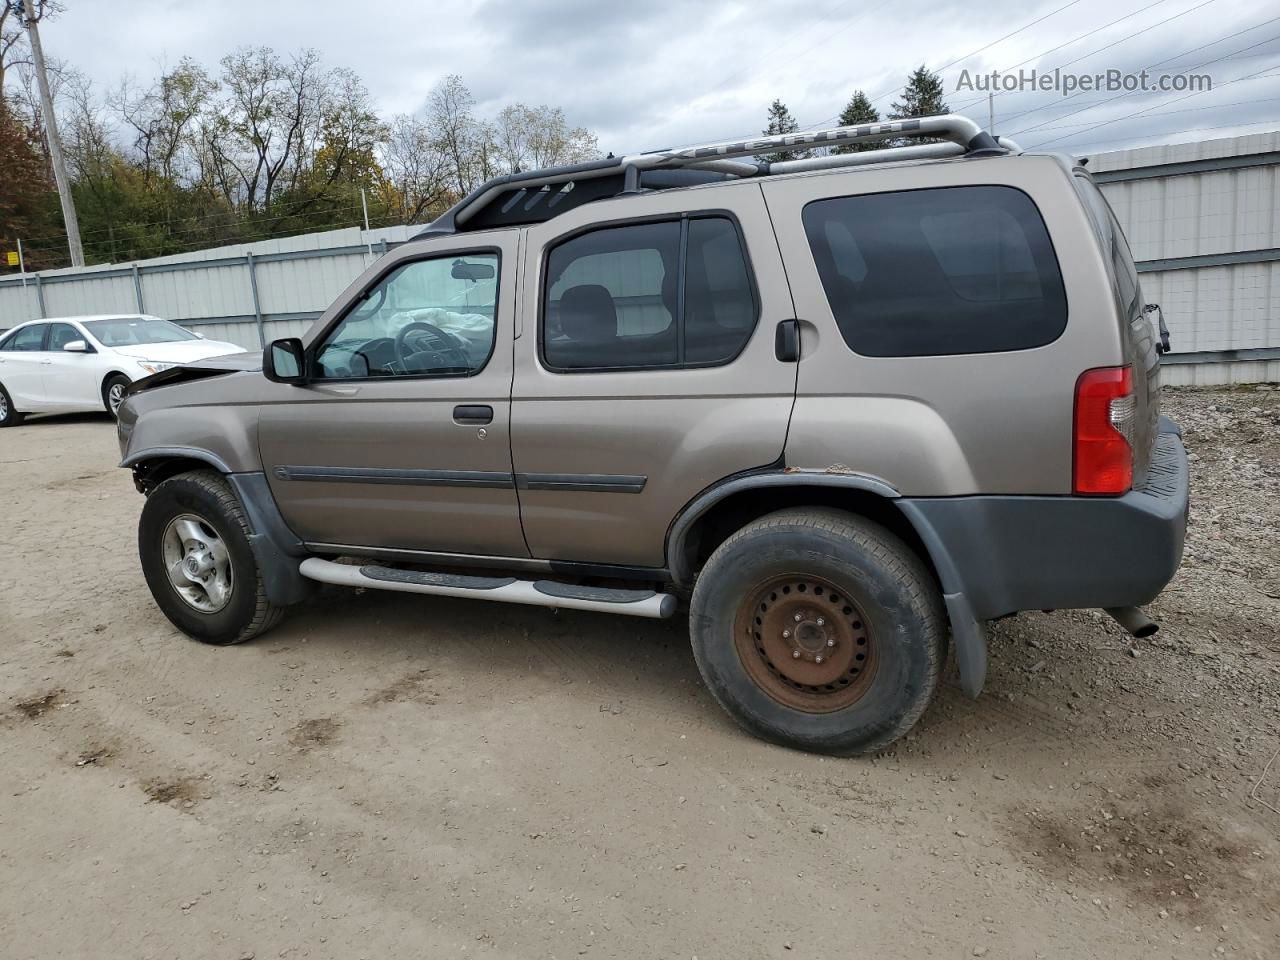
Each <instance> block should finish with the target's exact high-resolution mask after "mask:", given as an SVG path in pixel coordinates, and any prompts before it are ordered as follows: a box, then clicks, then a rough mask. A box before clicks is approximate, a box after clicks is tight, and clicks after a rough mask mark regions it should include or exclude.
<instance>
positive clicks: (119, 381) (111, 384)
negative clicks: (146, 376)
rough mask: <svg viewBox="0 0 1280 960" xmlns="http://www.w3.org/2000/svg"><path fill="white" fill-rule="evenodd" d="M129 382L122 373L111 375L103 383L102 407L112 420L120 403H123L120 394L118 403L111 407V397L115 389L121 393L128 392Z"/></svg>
mask: <svg viewBox="0 0 1280 960" xmlns="http://www.w3.org/2000/svg"><path fill="white" fill-rule="evenodd" d="M131 382H132V381H130V380H129V378H128V377H126V376H125V375H124V374H123V373H113V374H112V375H111V376H109V377H107V379H106V380H104V381H103V383H102V405H103V406H104V407H105V408H106V410H107V413H109V414H111V416H112V419H114V418H115V416H116V411H117V410H118V409H119V408H120V403H123V402H124V394H123V392H122V393H121V394H120V403H116V404H115V405H114V406H112V403H113V402H114V401H113V397H112V393H113V391H114V390H116V389H117V388H118V389H119V390H121V391H125V390H128V389H129V384H130V383H131Z"/></svg>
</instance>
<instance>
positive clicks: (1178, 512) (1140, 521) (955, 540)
mask: <svg viewBox="0 0 1280 960" xmlns="http://www.w3.org/2000/svg"><path fill="white" fill-rule="evenodd" d="M898 503H899V504H900V505H901V507H902V509H903V511H904V512H905V513H906V514H907V515H908V517H910V519H911V520H912V522H913V523H914V524H915V526H916V529H917V531H919V532H920V535H921V537H922V539H924V541H925V543H926V545H928V547H929V549H930V552H931V553H933V554H935V556H934V560H935V564H936V565H937V567H938V570H939V574H940V575H941V577H942V579H943V589H944V591H945V592H946V593H948V594H956V593H959V594H963V596H964V599H965V600H966V601H967V602H968V605H969V607H970V608H971V609H972V612H973V615H974V616H975V617H977V618H978V619H979V620H990V619H992V618H995V617H999V616H1003V615H1005V614H1008V613H1015V612H1017V611H1019V610H1056V609H1063V608H1069V607H1127V606H1139V605H1141V604H1144V603H1149V602H1150V601H1151V600H1153V599H1155V597H1156V596H1157V595H1158V594H1159V593H1160V591H1161V590H1163V589H1164V587H1165V585H1166V584H1168V582H1169V581H1170V580H1172V579H1173V575H1174V574H1175V573H1176V572H1177V570H1178V565H1179V564H1180V563H1181V562H1182V546H1183V541H1184V539H1185V537H1186V531H1187V507H1188V473H1187V454H1186V450H1185V449H1184V448H1183V446H1182V440H1181V437H1180V436H1179V434H1178V431H1177V427H1175V426H1174V424H1173V423H1172V421H1169V420H1167V419H1162V421H1161V432H1160V434H1159V436H1158V437H1157V439H1156V444H1155V447H1154V449H1153V451H1152V459H1151V467H1150V470H1149V472H1148V477H1147V481H1146V483H1145V484H1144V486H1143V488H1142V489H1140V490H1133V491H1132V492H1130V493H1127V494H1125V495H1124V496H1122V497H1106V498H1102V497H1014V496H993V497H951V498H937V499H931V498H920V499H915V498H913V499H904V500H900V501H898ZM939 552H942V553H944V554H945V556H944V557H939V556H937V554H938V553H939ZM948 580H950V581H951V582H947V581H948Z"/></svg>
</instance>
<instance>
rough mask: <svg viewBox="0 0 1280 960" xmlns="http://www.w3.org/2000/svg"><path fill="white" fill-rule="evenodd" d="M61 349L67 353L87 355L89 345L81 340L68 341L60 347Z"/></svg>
mask: <svg viewBox="0 0 1280 960" xmlns="http://www.w3.org/2000/svg"><path fill="white" fill-rule="evenodd" d="M62 349H63V350H65V351H66V352H67V353H88V352H89V344H87V343H85V342H84V341H83V340H70V341H68V342H67V343H64V344H63V345H62Z"/></svg>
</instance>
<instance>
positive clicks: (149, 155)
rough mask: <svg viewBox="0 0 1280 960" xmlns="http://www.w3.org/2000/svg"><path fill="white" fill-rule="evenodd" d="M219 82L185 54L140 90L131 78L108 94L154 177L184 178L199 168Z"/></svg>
mask: <svg viewBox="0 0 1280 960" xmlns="http://www.w3.org/2000/svg"><path fill="white" fill-rule="evenodd" d="M216 90H217V85H216V84H215V83H214V81H213V79H212V78H211V77H210V76H209V74H208V72H207V71H206V70H205V69H204V67H202V66H200V65H199V64H198V63H196V62H195V61H194V60H192V59H190V58H184V59H182V60H181V61H180V62H179V63H178V66H176V67H175V68H174V69H172V70H169V71H166V72H165V73H162V74H161V75H160V76H159V77H157V78H156V79H155V81H153V82H152V84H151V86H149V87H147V88H146V89H142V90H139V89H137V88H135V87H134V86H133V83H132V81H131V79H130V78H128V77H126V78H125V79H124V80H122V81H121V83H120V86H119V87H118V88H117V89H116V90H115V91H114V92H113V93H112V94H111V96H110V97H108V103H109V105H110V106H111V107H112V108H113V109H114V111H115V112H116V113H117V114H118V115H119V116H120V118H121V119H122V120H123V121H124V122H125V124H126V126H127V127H128V128H129V129H130V130H131V131H132V133H133V148H134V150H135V151H136V155H137V157H138V160H139V162H140V165H141V167H142V172H143V176H144V177H145V178H146V179H147V180H150V179H151V178H152V177H153V176H157V175H158V176H161V177H163V178H165V179H166V180H169V181H176V180H179V179H184V177H183V175H190V174H191V173H192V171H193V170H194V169H195V168H196V166H197V163H196V157H195V152H196V147H197V142H198V141H197V136H196V131H197V130H198V128H199V123H200V119H201V115H202V114H203V113H204V112H205V111H206V110H207V109H208V107H209V105H210V103H211V101H212V98H213V95H214V92H215V91H216Z"/></svg>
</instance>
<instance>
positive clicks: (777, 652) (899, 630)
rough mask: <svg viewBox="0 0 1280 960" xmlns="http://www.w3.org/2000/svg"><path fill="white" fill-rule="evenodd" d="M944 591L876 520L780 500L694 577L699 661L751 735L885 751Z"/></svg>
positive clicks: (925, 668) (912, 704) (913, 690)
mask: <svg viewBox="0 0 1280 960" xmlns="http://www.w3.org/2000/svg"><path fill="white" fill-rule="evenodd" d="M944 630H945V619H944V614H943V608H942V599H941V597H940V596H939V593H938V590H937V587H936V586H935V584H934V582H933V578H932V577H931V576H930V574H929V572H928V570H926V569H925V567H924V565H923V564H922V563H921V562H920V559H919V558H918V557H917V556H916V555H915V554H914V553H913V552H912V551H911V550H910V548H908V547H907V546H906V544H904V543H903V542H902V541H901V540H900V539H899V538H898V537H896V536H894V535H893V534H892V533H891V532H889V531H888V530H886V529H885V528H884V527H881V526H879V525H878V524H874V523H872V522H870V521H868V520H865V519H863V518H861V517H857V516H854V515H852V514H848V513H844V512H841V511H836V510H816V509H815V510H784V511H780V512H778V513H774V514H770V515H769V516H766V517H763V518H762V519H760V520H757V521H755V522H754V523H751V524H749V525H747V526H746V527H744V528H742V529H741V530H739V531H738V532H737V533H735V534H734V535H733V536H731V537H730V538H729V539H728V540H726V541H725V542H724V543H723V544H721V545H720V547H719V548H718V549H717V550H716V551H715V553H713V554H712V556H711V559H710V560H708V561H707V564H706V566H705V567H703V569H702V573H701V574H700V575H699V578H698V582H697V585H696V586H695V588H694V592H693V600H692V604H691V609H690V634H691V636H692V641H693V653H694V657H695V659H696V660H697V662H698V668H699V669H700V670H701V672H702V676H703V678H704V679H705V680H706V683H707V686H708V687H710V689H711V692H712V694H713V695H714V696H715V698H716V699H717V700H718V701H719V702H720V704H721V706H723V707H724V708H725V709H726V710H727V711H728V712H729V713H730V715H731V716H733V718H734V719H735V720H737V721H738V723H739V724H741V725H742V726H743V727H745V728H746V729H747V730H749V731H751V732H752V733H754V734H756V735H757V736H760V737H763V738H765V739H767V740H772V741H774V742H775V743H781V744H785V745H787V746H792V747H798V748H800V749H803V750H814V751H819V752H822V753H833V754H839V755H845V756H848V755H852V754H858V753H871V752H875V751H877V750H882V749H884V748H885V747H887V746H888V745H889V744H891V743H892V742H893V741H895V740H897V739H898V738H899V737H901V736H902V735H903V734H904V733H906V732H907V731H908V730H909V729H911V727H912V726H913V725H914V724H915V722H916V721H917V720H919V719H920V715H921V714H922V713H924V710H925V707H926V706H928V703H929V700H930V698H931V697H932V696H933V692H934V690H935V688H936V687H937V684H938V676H939V674H940V672H941V669H942V664H943V659H944V655H945V632H944Z"/></svg>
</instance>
